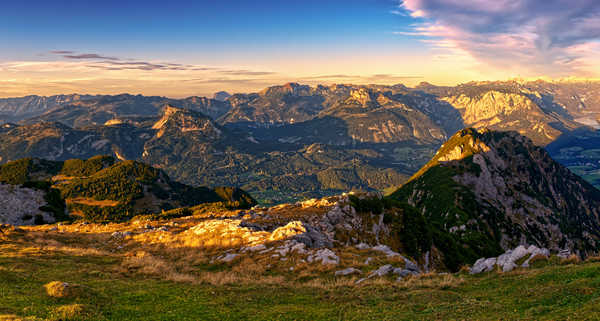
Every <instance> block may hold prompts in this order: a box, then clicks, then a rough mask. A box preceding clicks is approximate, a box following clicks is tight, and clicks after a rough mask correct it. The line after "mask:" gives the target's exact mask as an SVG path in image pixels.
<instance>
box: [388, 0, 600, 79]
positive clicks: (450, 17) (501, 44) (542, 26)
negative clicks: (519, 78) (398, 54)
mask: <svg viewBox="0 0 600 321" xmlns="http://www.w3.org/2000/svg"><path fill="white" fill-rule="evenodd" d="M398 9H399V10H403V11H404V12H406V13H408V14H410V15H411V16H412V17H413V18H415V19H418V21H419V23H418V24H416V25H415V26H414V27H413V28H412V29H411V30H406V31H399V32H396V34H400V35H406V36H420V37H426V38H428V39H426V40H425V42H427V43H429V44H430V45H432V46H433V47H435V48H437V49H439V50H440V52H443V53H440V54H441V55H444V54H445V55H467V56H470V57H472V58H474V59H475V60H477V61H480V62H482V63H485V64H489V65H493V66H496V67H500V68H521V69H523V70H528V71H529V72H534V73H544V74H548V75H564V74H568V73H581V72H585V71H586V68H587V67H589V66H590V64H591V62H590V59H596V58H595V56H596V55H600V52H598V51H596V50H597V49H598V46H597V42H598V40H600V2H599V1H597V0H570V1H564V0H404V1H401V3H400V5H399V7H398ZM596 61H597V60H596Z"/></svg>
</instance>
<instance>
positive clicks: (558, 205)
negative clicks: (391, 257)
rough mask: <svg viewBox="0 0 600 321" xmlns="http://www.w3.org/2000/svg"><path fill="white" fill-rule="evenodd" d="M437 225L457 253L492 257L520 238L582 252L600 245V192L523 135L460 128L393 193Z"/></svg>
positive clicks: (464, 256) (468, 257)
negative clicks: (457, 248) (448, 235)
mask: <svg viewBox="0 0 600 321" xmlns="http://www.w3.org/2000/svg"><path fill="white" fill-rule="evenodd" d="M390 197H391V198H392V199H396V200H402V201H406V202H408V203H409V204H411V205H413V206H415V207H416V208H417V209H418V210H419V212H421V213H423V215H424V216H425V217H426V219H427V220H428V221H429V222H430V223H431V224H433V225H434V226H435V227H436V228H438V229H440V230H442V231H446V232H449V233H451V235H452V237H451V238H450V239H449V240H448V241H451V242H449V243H446V244H443V243H437V244H436V246H440V251H442V252H443V253H448V250H451V249H450V248H445V247H447V246H449V244H453V243H455V242H456V243H457V244H458V245H459V246H460V247H463V248H464V251H460V252H458V253H456V254H455V255H457V256H456V259H461V257H462V260H467V261H468V260H474V259H475V258H478V257H491V256H496V255H498V254H500V253H502V252H503V251H505V250H508V249H511V248H514V247H516V246H517V245H519V244H522V243H526V244H534V245H537V246H540V247H546V248H549V249H551V250H553V251H558V250H560V249H568V250H570V251H573V252H575V253H578V254H580V255H582V256H585V255H589V254H591V253H594V252H595V251H597V249H598V247H599V246H600V241H599V240H600V216H599V215H600V212H599V211H600V191H599V190H597V189H596V188H594V187H593V186H592V185H590V184H589V183H588V182H586V181H584V180H583V179H581V178H580V177H578V176H577V175H575V174H573V173H572V172H571V171H569V170H568V169H566V168H565V167H564V166H562V165H560V164H559V163H557V162H556V161H554V160H553V159H552V158H550V156H549V155H548V153H547V152H546V151H545V150H543V149H542V148H540V147H538V146H536V145H534V144H533V143H532V142H531V140H529V139H528V138H526V137H524V136H521V135H519V134H517V133H511V132H495V131H489V130H481V131H477V130H475V129H465V130H461V131H459V132H458V133H457V134H455V135H454V136H453V137H452V138H450V140H449V141H448V142H446V143H444V145H442V147H441V148H440V150H439V151H438V152H437V153H436V155H435V156H434V157H433V159H432V160H431V161H430V162H429V163H427V164H426V165H425V166H424V167H423V168H422V169H421V170H420V171H418V172H417V173H416V174H415V175H414V176H413V177H412V178H411V179H410V181H409V182H408V183H406V184H405V185H403V186H402V187H401V188H399V189H398V190H397V191H395V192H394V193H393V194H391V196H390Z"/></svg>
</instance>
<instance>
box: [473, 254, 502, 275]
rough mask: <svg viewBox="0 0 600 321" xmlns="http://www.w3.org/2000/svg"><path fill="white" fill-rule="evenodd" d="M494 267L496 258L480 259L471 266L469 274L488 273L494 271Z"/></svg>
mask: <svg viewBox="0 0 600 321" xmlns="http://www.w3.org/2000/svg"><path fill="white" fill-rule="evenodd" d="M494 265H496V258H495V257H492V258H489V259H486V258H481V259H479V260H477V261H476V262H475V264H473V267H472V268H471V274H477V273H481V272H490V271H492V270H493V269H494Z"/></svg>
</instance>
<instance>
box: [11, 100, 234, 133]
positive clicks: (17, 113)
mask: <svg viewBox="0 0 600 321" xmlns="http://www.w3.org/2000/svg"><path fill="white" fill-rule="evenodd" d="M165 104H174V105H177V106H180V107H183V108H187V109H191V110H195V111H199V112H201V113H203V114H205V115H208V116H210V117H213V118H215V119H216V118H218V117H220V116H222V115H223V114H225V113H226V112H227V111H228V110H229V104H227V103H224V102H222V101H218V100H214V99H208V98H204V97H188V98H185V99H170V98H165V97H158V96H141V95H135V96H134V95H129V94H122V95H115V96H110V95H105V96H82V95H68V96H63V95H61V96H51V97H39V96H29V97H24V98H14V99H13V98H9V99H0V121H3V122H21V123H23V124H33V123H37V122H42V121H51V122H61V123H63V124H66V125H68V126H71V127H85V126H90V125H102V124H104V123H105V122H107V121H110V120H113V119H119V118H121V117H135V116H156V115H158V114H159V113H160V112H161V109H162V107H163V106H164V105H165Z"/></svg>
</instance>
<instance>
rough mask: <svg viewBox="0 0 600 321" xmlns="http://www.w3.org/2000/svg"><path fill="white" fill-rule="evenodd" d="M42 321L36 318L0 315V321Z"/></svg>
mask: <svg viewBox="0 0 600 321" xmlns="http://www.w3.org/2000/svg"><path fill="white" fill-rule="evenodd" d="M37 320H42V319H39V318H36V317H19V316H16V315H14V314H2V315H0V321H37Z"/></svg>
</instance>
